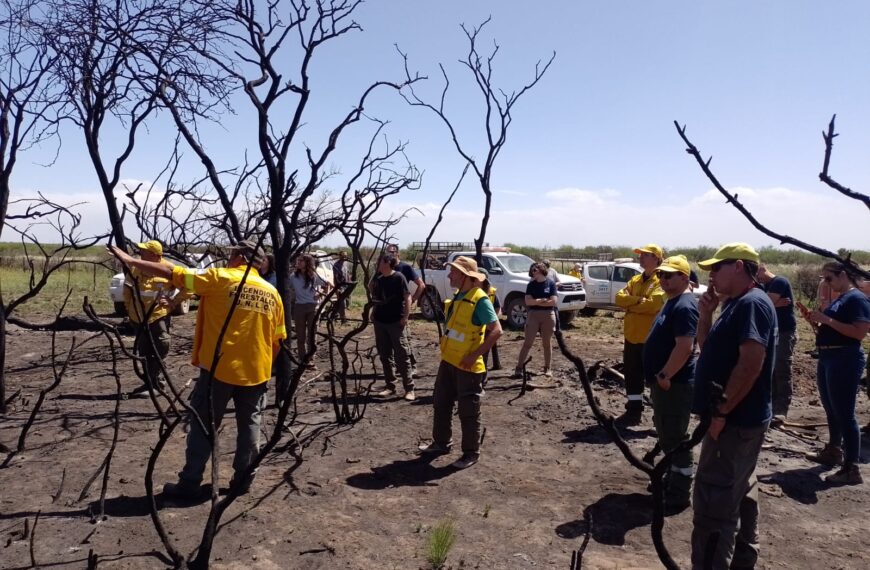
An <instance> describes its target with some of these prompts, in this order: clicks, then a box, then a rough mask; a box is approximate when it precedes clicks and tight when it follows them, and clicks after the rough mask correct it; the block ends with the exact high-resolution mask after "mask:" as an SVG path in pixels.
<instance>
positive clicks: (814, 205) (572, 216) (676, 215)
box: [4, 180, 870, 250]
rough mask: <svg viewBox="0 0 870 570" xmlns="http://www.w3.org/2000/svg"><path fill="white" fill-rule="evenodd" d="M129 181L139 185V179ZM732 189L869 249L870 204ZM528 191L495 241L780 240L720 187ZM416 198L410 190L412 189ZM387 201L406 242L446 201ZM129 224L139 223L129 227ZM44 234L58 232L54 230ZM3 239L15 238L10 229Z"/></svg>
mask: <svg viewBox="0 0 870 570" xmlns="http://www.w3.org/2000/svg"><path fill="white" fill-rule="evenodd" d="M125 182H126V183H127V187H131V188H132V187H135V185H136V184H137V183H138V182H139V181H133V180H130V181H125ZM145 184H148V183H147V182H146V183H145ZM143 188H144V187H143ZM155 190H156V191H158V192H159V189H155ZM731 190H732V191H733V192H736V193H737V194H738V199H739V200H740V201H741V202H742V203H743V204H744V205H745V206H746V207H747V208H749V210H750V211H751V212H752V213H753V215H754V216H755V217H756V218H757V219H758V220H759V221H760V222H761V223H763V224H764V225H766V226H767V227H768V228H770V229H772V230H774V231H776V232H779V233H782V234H786V235H791V236H794V237H796V238H798V239H801V240H803V241H806V242H810V243H813V244H815V245H818V246H821V247H824V248H828V249H837V248H840V247H845V248H848V249H865V250H870V232H868V231H867V227H868V225H867V210H866V209H865V208H861V207H858V205H857V204H856V203H855V202H854V201H852V200H849V199H847V198H845V197H842V196H840V195H838V194H835V193H833V192H831V191H825V190H822V191H820V192H814V193H811V192H804V191H798V190H792V189H789V188H779V187H778V188H766V189H757V188H743V187H740V188H733V189H731ZM27 194H30V195H35V192H25V191H23V190H17V191H16V195H18V196H23V195H27ZM46 196H47V197H48V198H49V199H52V200H55V201H58V202H60V203H63V204H70V203H73V202H85V204H84V205H82V206H80V207H79V208H78V210H77V211H78V212H79V213H81V214H82V218H83V220H82V229H81V231H82V234H83V235H90V234H93V233H98V232H102V231H105V228H106V227H107V226H108V221H107V216H106V213H105V204H104V203H103V197H102V194H101V193H99V192H98V191H93V192H54V193H46ZM528 196H529V198H528V199H520V200H517V199H516V198H514V199H512V200H511V202H512V203H513V204H517V203H518V202H519V203H520V204H528V206H527V207H525V206H513V207H500V205H499V204H500V203H501V202H506V200H499V194H496V195H495V196H494V208H493V211H492V213H491V217H490V223H489V226H488V230H487V241H489V243H491V244H501V243H505V242H512V243H519V244H524V245H533V246H552V247H555V246H559V245H562V244H572V245H577V246H583V245H598V244H611V245H632V244H639V243H647V242H650V241H653V242H658V243H661V244H662V245H664V246H669V247H678V246H694V245H711V246H715V245H718V244H721V243H726V242H730V241H746V242H749V243H751V244H753V245H756V246H759V247H760V246H763V245H778V243H777V242H776V241H775V240H773V239H771V238H769V237H767V236H766V235H764V234H762V233H761V232H760V231H758V230H756V229H755V228H754V227H753V226H752V225H751V224H750V223H749V221H747V220H746V218H744V217H743V215H742V214H740V212H738V211H737V210H736V209H735V208H734V207H733V206H731V205H729V204H727V203H726V201H725V198H724V197H723V196H722V195H721V194H719V192H718V191H717V190H716V189H715V188H711V189H709V190H707V191H705V192H703V193H702V194H699V195H696V196H693V197H690V198H688V199H678V198H676V197H671V196H666V195H665V196H661V197H659V198H658V200H657V204H653V205H651V204H649V203H648V202H644V203H637V202H635V201H631V200H627V199H625V198H624V197H623V195H622V194H621V193H620V192H618V191H616V190H599V191H596V190H585V189H580V188H558V189H554V190H551V191H547V192H531V191H530V192H529V193H528ZM421 197H422V196H421ZM409 198H413V195H411V194H409V195H407V196H406V197H405V199H406V200H408V199H409ZM387 206H388V207H389V209H390V210H392V212H393V213H394V214H398V213H400V212H402V211H403V210H405V209H408V208H416V209H417V210H419V212H410V213H409V215H408V217H407V218H406V219H404V220H403V221H401V222H400V223H399V224H397V225H396V226H395V227H393V228H392V229H391V233H393V234H394V235H395V236H396V238H397V239H398V241H399V242H400V243H402V244H406V243H410V242H411V241H421V240H424V239H425V238H426V235H427V234H428V233H429V231H430V229H431V227H432V224H433V223H434V222H435V220H436V219H437V216H438V211H439V210H440V209H441V204H440V203H437V202H433V201H427V202H411V201H395V202H392V203H389V204H388V205H387ZM480 219H481V211H480V209H472V208H469V207H467V206H465V205H463V204H461V203H454V204H451V205H450V206H449V207H448V208H447V210H446V211H445V214H444V220H443V222H442V223H441V225H440V226H439V228H438V231H437V232H436V234H435V236H434V239H435V240H440V241H469V242H470V241H471V240H472V239H473V238H474V237H476V236H477V234H478V232H479V231H480ZM130 230H131V231H134V229H133V228H132V227H131V228H130ZM136 235H138V233H137V234H136ZM131 236H133V234H132V233H131ZM43 237H44V239H46V240H49V241H50V240H51V236H43ZM4 238H5V239H7V240H8V239H13V238H11V234H8V233H5V232H4ZM324 243H325V244H327V245H329V244H333V243H335V244H338V243H339V241H338V240H325V241H324Z"/></svg>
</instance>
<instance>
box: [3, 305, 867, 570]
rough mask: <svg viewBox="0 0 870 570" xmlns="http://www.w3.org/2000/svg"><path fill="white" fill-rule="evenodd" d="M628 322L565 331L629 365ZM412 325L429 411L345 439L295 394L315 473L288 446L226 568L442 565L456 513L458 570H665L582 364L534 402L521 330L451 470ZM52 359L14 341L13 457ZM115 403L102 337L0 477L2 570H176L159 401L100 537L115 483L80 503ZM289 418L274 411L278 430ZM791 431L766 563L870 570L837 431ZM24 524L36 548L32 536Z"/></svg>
mask: <svg viewBox="0 0 870 570" xmlns="http://www.w3.org/2000/svg"><path fill="white" fill-rule="evenodd" d="M194 317H195V315H192V314H191V315H188V316H186V317H183V318H179V319H176V320H175V321H174V323H173V333H174V346H173V351H172V353H171V356H170V358H169V364H170V367H171V369H172V370H174V371H176V372H177V375H176V377H177V378H179V379H182V380H181V383H184V382H185V381H186V379H188V378H191V377H193V376H194V375H195V374H194V373H195V371H194V369H193V368H192V367H190V366H189V365H187V364H186V361H187V353H188V351H189V348H190V343H191V336H192V323H193V319H194ZM620 324H621V320H620V319H619V318H618V317H616V318H614V316H613V315H610V314H608V313H604V314H602V315H599V316H596V317H590V318H584V319H581V320H580V322H579V323H578V324H577V326H576V327H573V328H570V329H569V330H568V331H566V337H567V342H568V343H569V345H570V346H571V347H572V348H573V349H574V350H576V351H577V352H578V353H579V354H580V355H581V356H583V357H584V358H585V359H586V362H587V365H589V364H591V363H593V362H595V361H596V360H598V359H611V360H613V361H615V360H616V359H618V358H619V355H620V353H621V339H620V337H619V334H618V331H619V326H620ZM412 330H413V339H414V345H415V347H416V350H417V352H418V354H419V357H420V363H421V365H420V376H421V377H420V379H419V380H418V382H417V386H418V389H417V394H418V396H419V397H420V399H419V400H418V401H417V402H416V403H414V404H409V403H408V402H405V401H404V400H401V399H391V400H386V401H384V400H380V399H377V398H372V399H371V400H370V403H369V405H368V408H367V410H366V413H365V417H364V418H363V419H362V420H361V421H359V422H358V423H356V424H355V425H352V426H338V425H335V424H334V423H333V422H334V416H333V412H332V406H331V403H330V399H329V394H330V391H329V385H328V384H327V383H325V382H323V381H320V380H319V379H318V378H317V377H316V374H317V373H316V372H312V373H309V374H307V375H306V377H305V379H312V378H314V381H313V382H311V383H309V384H307V385H305V386H304V387H303V388H302V389H301V390H300V392H299V393H298V407H299V417H298V420H297V422H296V423H295V424H294V425H293V427H292V429H293V431H294V433H295V434H296V437H297V438H298V439H299V441H301V442H303V445H304V449H302V450H301V451H299V454H301V457H302V461H301V462H299V461H298V459H297V452H296V451H295V450H294V449H293V447H292V445H290V438H289V437H287V438H285V440H284V441H283V442H282V444H281V445H279V447H278V450H277V451H276V452H275V453H274V454H272V455H271V456H270V457H269V458H268V459H267V461H266V462H265V464H264V465H263V466H262V468H261V469H260V472H259V474H258V476H257V479H256V481H255V483H254V486H253V489H252V492H251V493H250V494H249V495H246V496H244V497H242V498H240V499H239V500H238V501H237V502H236V503H235V504H233V505H232V506H231V507H230V509H229V510H228V511H227V513H226V515H225V516H224V518H223V521H222V524H223V526H222V528H221V531H220V534H219V536H218V538H217V540H216V543H215V550H214V554H213V557H212V561H213V565H212V566H213V567H214V568H270V569H271V568H324V569H333V568H352V569H376V568H377V569H382V568H396V569H400V568H401V569H408V568H429V567H430V565H429V564H428V563H427V561H426V541H427V538H428V537H429V531H430V529H431V528H432V527H433V526H434V525H436V524H438V523H439V522H440V521H443V520H445V519H452V520H453V521H454V522H455V525H456V529H457V538H456V543H455V546H454V547H453V549H452V551H451V552H450V553H449V556H448V558H447V566H448V567H452V568H482V569H502V568H533V567H534V568H568V567H569V563H570V560H571V553H572V551H573V550H575V549H577V548H578V547H579V545H580V544H581V542H582V541H583V538H584V536H585V535H586V534H587V533H589V534H590V537H591V540H590V542H589V545H588V547H587V549H586V551H585V554H584V557H583V568H659V567H661V565H660V563H659V561H658V558H657V557H656V555H655V552H654V550H653V546H652V541H651V538H650V520H651V502H650V497H649V494H648V493H647V492H646V491H645V488H646V483H647V481H646V480H645V479H644V477H643V475H642V474H641V473H640V472H639V471H637V470H635V469H633V468H632V467H631V466H630V465H629V464H628V463H627V462H626V461H625V460H624V459H623V457H622V455H621V454H620V453H619V451H618V450H617V449H616V447H615V446H614V445H612V444H611V443H610V442H609V439H608V436H607V435H606V433H605V432H604V431H603V430H602V429H601V428H599V427H598V426H597V425H596V422H595V420H594V418H593V417H592V416H591V414H590V412H589V410H588V406H587V404H586V402H585V399H584V397H583V394H582V392H581V391H580V390H579V389H578V385H577V372H576V370H572V369H571V366H570V363H568V361H567V360H566V359H565V358H564V357H562V356H561V355H560V354H558V352H556V353H555V354H554V363H555V371H556V374H555V377H554V379H553V381H552V382H551V384H552V387H546V388H540V389H534V390H532V391H530V392H528V393H526V394H525V395H523V396H522V397H519V386H518V384H517V382H516V381H514V380H510V379H508V378H507V376H508V374H509V373H510V369H511V368H512V367H513V364H514V363H515V359H516V355H517V352H518V349H519V345H520V342H521V338H522V336H521V334H519V333H516V332H508V333H507V334H506V336H505V339H504V341H503V342H502V343H501V355H502V362H503V365H504V366H505V370H502V371H499V372H492V373H491V374H490V380H489V384H488V388H487V392H486V398H485V401H484V408H483V421H484V425H485V427H486V434H485V441H484V445H483V457H482V459H481V462H480V463H479V464H478V465H476V466H474V467H472V468H471V469H468V470H465V471H454V470H452V469H450V468H449V467H448V465H449V463H450V462H451V461H453V460H454V459H455V458H456V456H457V454H453V455H452V456H447V457H440V458H437V459H435V460H434V461H431V462H428V461H423V460H421V459H419V458H418V456H417V453H416V449H417V445H418V444H419V443H420V442H421V441H423V440H425V439H426V438H428V436H429V433H430V429H431V399H432V398H431V394H432V392H431V390H432V384H433V381H434V373H435V370H436V367H437V362H438V355H437V343H436V340H437V339H436V333H435V332H434V325H432V324H430V323H425V322H422V321H415V322H413V323H412ZM363 336H364V340H363V344H370V343H371V342H372V338H371V334H370V333H367V334H365V335H363ZM71 337H72V333H62V334H59V335H58V339H57V341H58V342H57V351H58V353H60V354H63V353H65V351H66V349H67V348H68V346H69V342H70V338H71ZM78 338H79V340H80V341H81V340H83V339H84V338H86V335H85V334H79V335H78ZM533 357H534V360H533V362H532V364H531V369H532V370H539V368H540V362H541V356H540V352H539V345H538V347H536V351H535V352H533ZM50 363H51V336H50V334H48V333H35V332H28V331H22V330H17V329H15V328H14V327H13V328H12V330H11V331H10V336H9V349H8V364H7V369H8V383H9V387H8V394H12V393H13V392H15V391H16V390H18V389H19V388H20V389H21V392H22V395H21V397H20V398H19V399H17V400H16V401H15V402H14V403H13V405H12V407H11V410H10V413H9V414H8V415H7V416H6V417H4V418H2V420H0V442H2V444H3V445H5V446H6V447H7V448H14V447H15V444H16V440H17V437H18V434H19V432H20V430H21V426H22V425H23V424H24V422H25V420H26V418H27V416H28V414H29V411H30V409H31V408H32V406H33V404H34V402H35V401H36V397H37V395H38V392H39V390H40V389H42V388H44V387H46V386H48V385H49V384H50V383H51V381H52V368H51V365H50ZM322 369H323V364H322V363H321V372H322ZM814 370H815V369H814V361H813V360H811V359H810V358H809V357H808V356H807V355H806V354H804V353H803V352H800V353H799V354H798V355H797V357H796V364H795V376H796V383H797V397H796V402H795V404H794V408H793V410H794V411H793V413H792V417H791V418H790V420H791V421H794V422H800V423H818V422H823V420H824V414H823V412H822V410H821V408H820V407H819V403H818V398H817V396H816V394H815V390H814V387H813V385H814V376H815V372H814ZM121 378H122V383H123V390H124V391H125V392H129V391H130V390H132V389H133V388H134V387H135V386H136V385H137V382H138V381H137V380H136V378H135V377H134V375H133V374H132V371H131V369H130V365H129V363H126V362H125V363H123V364H122V367H121ZM535 381H536V383H539V382H543V381H544V378H543V377H542V376H539V377H537V378H536V379H535ZM375 387H376V388H379V387H380V384H375ZM189 389H190V388H189V387H188V388H187V390H189ZM596 389H597V395H598V398H599V400H600V402H601V404H602V406H603V407H605V408H606V409H608V410H611V411H612V412H614V413H618V412H619V411H620V408H621V402H622V399H621V397H620V390H619V387H618V386H616V385H614V384H606V383H602V384H599V385H597V387H596ZM114 393H115V382H114V379H113V377H112V374H111V356H110V353H109V350H108V347H107V345H106V343H105V341H104V340H103V339H102V338H97V339H93V340H90V341H89V342H88V343H87V344H85V345H84V346H83V347H82V348H81V349H79V350H77V351H76V352H75V354H74V356H73V360H72V362H71V363H70V367H69V370H68V371H67V375H66V377H65V378H64V379H63V381H62V382H61V384H60V386H59V387H58V388H57V389H56V390H55V391H54V392H52V394H51V395H50V396H49V398H48V399H47V401H46V402H45V404H44V406H43V410H42V412H41V413H40V415H39V417H38V418H37V420H36V422H35V424H34V426H33V428H32V430H31V432H30V434H29V436H28V438H27V448H26V450H25V451H24V452H23V453H21V454H18V455H16V456H15V457H14V458H12V460H11V461H10V462H9V464H8V466H7V467H5V468H3V469H0V489H2V498H0V500H2V506H0V537H2V539H3V549H2V550H0V567H3V568H27V567H30V565H31V558H30V556H31V555H30V549H31V548H32V549H33V555H34V557H35V559H36V562H37V563H38V564H42V565H52V567H57V568H84V567H85V566H86V559H87V555H88V551H89V550H91V549H92V550H93V552H94V553H96V554H98V555H99V567H100V568H160V567H165V566H166V565H167V559H166V558H165V557H164V556H163V554H161V553H162V552H163V548H162V545H161V543H160V541H159V539H158V537H157V534H156V532H155V530H154V526H153V524H152V522H151V519H150V517H149V514H148V507H147V501H146V495H145V491H144V483H143V481H144V473H145V467H146V462H147V458H148V455H149V453H150V449H151V447H152V446H153V445H154V444H155V443H156V441H157V437H158V433H157V427H158V420H157V416H156V415H155V413H154V410H153V407H152V404H151V402H150V400H148V399H125V400H123V401H122V402H121V407H120V413H121V421H122V424H121V431H120V438H119V441H118V445H117V452H116V454H115V456H114V459H113V461H112V465H111V475H110V481H109V486H108V492H107V495H106V502H105V509H106V515H107V517H106V519H105V520H102V521H100V522H98V523H97V522H93V521H92V516H91V514H92V513H94V512H98V511H99V505H98V501H97V500H98V498H99V492H100V485H101V482H100V480H99V479H98V480H97V481H96V482H95V484H94V485H93V486H92V487H91V491H90V493H89V494H88V496H87V497H86V498H84V500H82V501H79V500H78V497H79V494H80V492H81V491H82V489H83V487H84V486H85V483H86V481H87V479H88V478H89V477H90V476H91V475H92V474H93V473H94V471H95V470H96V469H97V467H98V466H99V465H100V463H101V461H102V460H103V458H104V456H105V454H106V452H107V450H108V449H109V446H110V444H111V440H112V414H113V410H114V406H115V401H116V400H115V397H114ZM859 405H860V412H861V417H862V419H863V420H866V419H868V405H867V401H866V398H864V397H863V396H862V397H861V398H860V400H859ZM273 421H274V410H271V411H270V416H269V419H268V421H267V422H266V429H267V430H268V431H269V432H271V429H272V422H273ZM650 424H651V420H650V416H649V412H647V414H646V415H645V426H644V427H643V428H641V429H635V430H633V431H629V432H627V433H626V437H627V438H628V439H629V441H630V443H631V446H632V447H633V448H634V449H635V450H636V451H637V453H639V454H640V453H643V452H645V451H646V450H648V449H649V448H650V447H651V446H652V445H653V443H654V436H653V435H652V433H651V432H650V431H649V427H650ZM455 428H456V429H458V421H456V422H455ZM789 430H790V431H789V432H786V431H784V430H774V431H772V432H771V433H770V434H769V436H768V442H767V445H766V446H765V450H764V451H763V453H762V456H761V459H760V461H759V476H760V479H761V481H762V483H761V490H762V491H763V494H762V499H761V501H762V520H761V544H762V554H761V556H762V558H761V561H760V564H759V566H760V567H761V568H867V567H868V566H870V554H867V552H866V549H865V548H864V547H863V543H864V540H863V539H864V537H865V534H866V517H865V515H866V510H865V509H866V505H867V503H868V501H870V487H868V485H867V484H865V485H861V486H857V487H846V488H829V487H827V486H826V485H825V484H824V483H823V482H822V481H821V479H820V476H821V475H822V474H823V472H824V471H825V470H824V469H822V468H820V467H818V466H815V465H814V464H812V463H810V462H808V461H806V460H805V459H803V454H804V453H805V452H807V451H810V450H812V449H814V448H816V447H818V444H816V443H815V440H818V439H820V438H823V437H824V435H825V431H826V430H825V429H824V428H819V429H801V428H789ZM234 431H235V428H234V426H233V422H232V421H228V422H226V423H225V429H224V430H223V433H222V436H221V437H222V441H224V442H225V445H224V452H225V453H224V455H223V457H222V462H221V463H222V464H221V473H222V477H223V478H222V481H223V484H224V485H226V479H227V478H228V476H229V475H231V466H230V464H231V460H232V459H231V454H232V451H233V447H234V435H233V432H234ZM4 451H5V450H4ZM183 452H184V439H183V433H181V431H180V430H179V431H178V432H177V433H176V434H175V435H173V437H172V438H171V440H170V441H169V443H168V445H167V447H166V448H165V450H164V452H163V454H162V456H161V458H160V460H159V462H158V464H157V469H156V472H155V486H156V487H157V488H158V489H159V488H160V486H161V485H162V483H163V482H165V481H171V480H174V479H175V474H176V472H177V470H178V469H179V468H180V466H181V464H182V461H183ZM4 455H5V454H4ZM865 460H866V453H865ZM64 473H65V478H64ZM865 476H870V470H865ZM62 479H64V482H63V485H61V481H62ZM207 511H208V503H201V504H197V505H178V504H171V503H163V504H162V508H161V510H160V515H161V517H162V520H163V523H164V525H165V526H166V528H167V530H168V531H169V533H170V537H171V539H172V540H173V541H174V542H175V545H176V547H177V548H178V549H179V550H180V551H181V552H183V553H190V552H191V551H193V549H194V548H195V547H196V545H197V544H198V542H199V539H200V537H201V534H202V528H203V523H204V520H205V516H206V514H207ZM37 515H39V521H38V524H36V525H35V528H34V519H35V517H36V516H37ZM587 520H589V521H591V526H590V525H587V522H586V521H587ZM25 523H27V525H26V526H27V527H28V528H29V529H30V532H31V535H32V537H31V539H27V538H25V537H24V530H25ZM690 532H691V509H689V510H686V511H684V512H682V513H680V514H678V515H674V516H670V517H668V519H667V522H666V528H665V538H666V542H667V544H668V546H669V548H670V550H671V552H672V553H673V555H674V556H675V558H676V559H677V561H678V562H679V564H680V565H681V566H682V567H688V566H689V564H688V553H689V549H688V540H689V535H690ZM31 542H32V544H31Z"/></svg>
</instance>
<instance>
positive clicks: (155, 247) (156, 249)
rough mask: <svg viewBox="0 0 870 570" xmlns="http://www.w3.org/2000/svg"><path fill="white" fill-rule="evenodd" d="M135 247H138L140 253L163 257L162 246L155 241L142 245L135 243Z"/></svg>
mask: <svg viewBox="0 0 870 570" xmlns="http://www.w3.org/2000/svg"><path fill="white" fill-rule="evenodd" d="M136 247H138V248H139V249H140V250H142V251H147V252H150V253H153V254H154V255H159V256H163V244H161V243H160V242H159V241H157V240H156V239H152V240H151V241H146V242H144V243H137V244H136Z"/></svg>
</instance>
